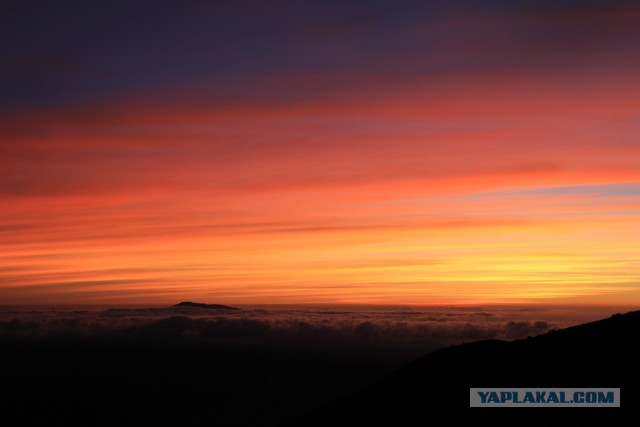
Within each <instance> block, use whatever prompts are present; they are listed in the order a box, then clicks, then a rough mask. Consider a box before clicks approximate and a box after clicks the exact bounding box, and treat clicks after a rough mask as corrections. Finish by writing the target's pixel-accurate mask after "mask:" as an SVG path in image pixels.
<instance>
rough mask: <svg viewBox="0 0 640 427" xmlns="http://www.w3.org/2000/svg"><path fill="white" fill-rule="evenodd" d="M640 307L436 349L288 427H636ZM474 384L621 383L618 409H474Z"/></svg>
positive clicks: (639, 402)
mask: <svg viewBox="0 0 640 427" xmlns="http://www.w3.org/2000/svg"><path fill="white" fill-rule="evenodd" d="M639 331H640V311H634V312H630V313H627V314H623V315H621V314H616V315H614V316H612V317H610V318H607V319H604V320H599V321H595V322H591V323H586V324H583V325H579V326H574V327H570V328H566V329H562V330H555V331H551V332H548V333H546V334H544V335H539V336H536V337H533V338H531V337H530V338H527V339H522V340H517V341H512V342H506V341H497V340H488V341H477V342H473V343H467V344H462V345H457V346H453V347H448V348H444V349H441V350H438V351H435V352H433V353H430V354H428V355H426V356H424V357H422V358H420V359H418V360H416V361H414V362H412V363H410V364H409V365H406V366H405V367H403V368H401V369H399V370H397V371H396V372H394V373H393V374H391V375H389V376H387V377H385V378H383V379H381V380H379V381H377V382H375V383H374V384H372V385H370V386H369V387H367V388H365V389H363V390H361V391H359V392H356V393H354V394H351V395H348V396H345V397H343V398H340V399H337V400H335V401H333V402H331V403H329V404H327V405H324V406H322V407H320V408H317V409H316V410H313V411H311V412H309V413H307V414H306V415H304V416H302V417H298V418H295V419H293V420H291V421H290V422H289V423H287V424H285V425H286V426H323V427H326V426H356V425H357V426H374V425H375V426H378V425H381V426H423V427H424V426H441V425H446V426H475V425H479V426H480V425H487V426H496V425H501V426H502V425H504V426H514V425H517V426H541V425H542V426H550V425H551V426H553V425H558V426H560V425H562V426H566V425H600V426H605V425H606V426H626V425H637V422H638V420H639V419H640V418H639V417H640V393H639V389H640V363H638V362H640V346H638V345H637V342H638V332H639ZM470 387H479V388H480V387H509V388H515V387H531V388H534V387H538V388H540V387H564V388H578V387H584V388H598V387H602V388H620V389H621V393H620V398H621V407H620V408H469V388H470Z"/></svg>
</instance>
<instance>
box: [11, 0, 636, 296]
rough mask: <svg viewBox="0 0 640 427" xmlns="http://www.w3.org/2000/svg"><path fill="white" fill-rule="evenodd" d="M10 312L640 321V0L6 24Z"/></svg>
mask: <svg viewBox="0 0 640 427" xmlns="http://www.w3.org/2000/svg"><path fill="white" fill-rule="evenodd" d="M0 57H1V58H2V61H0V304H80V303H82V304H86V303H99V304H102V303H109V304H115V303H120V304H133V303H168V302H176V301H179V300H185V299H188V300H197V301H203V302H214V303H228V304H269V303H273V304H304V303H308V304H317V303H326V304H329V303H349V304H408V305H442V304H444V305H468V304H503V303H536V304H537V303H540V304H577V305H622V304H624V305H626V306H628V305H637V304H638V303H640V256H639V254H640V243H639V242H640V79H639V78H638V76H639V75H640V6H639V5H638V3H637V2H633V1H611V0H608V1H596V0H574V1H557V0H556V1H547V0H541V1H491V0H486V1H430V2H429V1H400V2H390V1H384V2H383V1H372V0H368V1H328V0H324V1H277V0H274V1H217V2H210V1H201V0H183V1H167V0H159V1H155V2H153V3H150V2H147V1H141V0H131V1H127V2H103V1H86V0H85V1H67V0H60V1H56V2H49V1H32V0H22V1H18V0H15V1H14V0H0Z"/></svg>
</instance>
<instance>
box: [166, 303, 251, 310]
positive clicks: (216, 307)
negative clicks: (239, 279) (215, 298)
mask: <svg viewBox="0 0 640 427" xmlns="http://www.w3.org/2000/svg"><path fill="white" fill-rule="evenodd" d="M173 307H174V308H182V307H188V308H203V309H205V310H240V309H239V308H236V307H229V306H228V305H221V304H203V303H200V302H191V301H183V302H181V303H178V304H176V305H174V306H173Z"/></svg>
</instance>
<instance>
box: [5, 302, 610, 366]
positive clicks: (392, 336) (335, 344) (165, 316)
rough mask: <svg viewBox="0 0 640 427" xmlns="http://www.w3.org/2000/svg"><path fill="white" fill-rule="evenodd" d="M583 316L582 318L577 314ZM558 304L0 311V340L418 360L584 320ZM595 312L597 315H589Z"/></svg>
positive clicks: (582, 314)
mask: <svg viewBox="0 0 640 427" xmlns="http://www.w3.org/2000/svg"><path fill="white" fill-rule="evenodd" d="M581 316H582V317H581ZM585 316H588V315H587V314H586V313H581V314H580V313H577V314H576V313H574V312H568V311H566V310H564V311H563V310H561V309H551V310H550V309H546V310H545V309H526V308H525V309H522V308H517V309H513V308H510V309H500V308H493V307H492V308H490V309H487V308H482V307H473V308H444V307H443V308H428V309H416V308H362V307H360V308H344V307H342V308H340V307H339V308H336V307H331V308H326V307H325V308H295V309H292V308H266V309H265V308H245V309H242V310H236V311H224V310H204V309H198V308H188V307H183V308H175V307H171V308H154V307H142V308H130V307H128V308H110V309H71V308H69V309H47V308H41V309H33V308H15V307H13V308H9V307H5V308H3V309H2V310H1V311H0V338H4V339H10V338H12V339H15V338H35V339H59V338H64V339H68V338H83V339H93V338H96V339H101V340H109V339H117V340H120V339H126V340H135V341H136V342H144V341H145V340H147V341H150V342H158V341H167V342H179V343H206V344H208V345H221V346H226V347H229V346H233V347H238V346H239V347H256V346H263V347H264V346H270V347H273V346H276V347H278V346H279V347H283V348H303V349H315V350H318V349H321V350H326V351H346V352H364V353H366V354H371V355H382V356H384V355H390V354H395V356H397V357H418V356H420V355H422V354H424V353H426V352H428V351H432V350H435V349H437V348H440V347H443V346H447V345H453V344H459V343H462V342H468V341H474V340H482V339H502V340H514V339H521V338H526V337H529V336H535V335H538V334H541V333H544V332H547V331H549V330H550V329H553V328H561V327H566V326H570V325H573V324H576V323H579V322H580V321H583V320H584V318H585ZM592 316H596V317H597V316H598V314H596V313H592Z"/></svg>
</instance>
